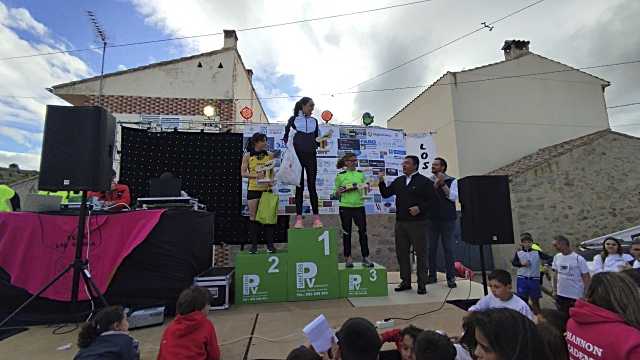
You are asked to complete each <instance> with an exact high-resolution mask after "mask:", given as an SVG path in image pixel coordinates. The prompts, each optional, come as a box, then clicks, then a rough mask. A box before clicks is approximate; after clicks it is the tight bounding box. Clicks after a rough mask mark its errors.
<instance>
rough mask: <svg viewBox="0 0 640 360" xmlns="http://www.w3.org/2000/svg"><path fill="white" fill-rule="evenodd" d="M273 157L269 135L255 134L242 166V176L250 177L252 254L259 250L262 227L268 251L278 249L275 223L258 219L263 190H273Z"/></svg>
mask: <svg viewBox="0 0 640 360" xmlns="http://www.w3.org/2000/svg"><path fill="white" fill-rule="evenodd" d="M273 158H274V157H273V154H272V153H270V152H268V151H267V135H265V134H262V133H255V134H253V135H252V136H251V138H249V141H248V142H247V147H246V152H245V153H244V155H243V156H242V166H241V168H240V172H241V174H242V176H243V177H246V178H248V179H249V187H248V189H247V190H248V191H247V205H248V207H249V241H251V249H250V250H249V252H250V253H252V254H255V253H256V252H257V251H258V233H259V232H260V228H262V229H263V233H264V239H265V241H266V242H267V252H269V253H273V252H275V251H276V249H275V247H274V246H273V228H274V225H264V224H260V223H258V222H257V221H256V213H257V211H258V204H259V203H260V197H261V196H262V193H263V192H265V191H271V186H272V185H273Z"/></svg>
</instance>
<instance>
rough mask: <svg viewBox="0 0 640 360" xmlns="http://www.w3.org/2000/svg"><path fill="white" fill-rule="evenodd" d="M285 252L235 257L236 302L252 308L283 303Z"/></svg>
mask: <svg viewBox="0 0 640 360" xmlns="http://www.w3.org/2000/svg"><path fill="white" fill-rule="evenodd" d="M287 260H288V257H287V252H285V251H281V252H277V253H275V254H269V253H267V252H266V251H261V252H258V253H257V254H250V253H248V252H241V253H239V254H238V255H237V256H236V263H235V265H236V279H235V280H236V281H235V283H236V284H235V290H236V291H235V294H236V302H237V303H240V304H254V303H265V302H283V301H287V270H288V267H287Z"/></svg>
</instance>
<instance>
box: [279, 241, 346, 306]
mask: <svg viewBox="0 0 640 360" xmlns="http://www.w3.org/2000/svg"><path fill="white" fill-rule="evenodd" d="M288 237H289V247H288V249H289V275H288V278H289V284H288V285H289V296H288V298H289V301H301V300H320V299H335V298H338V297H339V296H340V283H339V279H338V260H337V259H338V253H337V248H338V245H337V242H336V230H335V229H290V230H289V234H288Z"/></svg>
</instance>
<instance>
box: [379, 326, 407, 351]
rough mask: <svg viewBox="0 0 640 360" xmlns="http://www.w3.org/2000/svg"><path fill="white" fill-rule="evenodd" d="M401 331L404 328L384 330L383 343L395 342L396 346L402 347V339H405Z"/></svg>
mask: <svg viewBox="0 0 640 360" xmlns="http://www.w3.org/2000/svg"><path fill="white" fill-rule="evenodd" d="M401 331H402V330H400V329H392V330H387V331H385V332H383V333H382V334H381V335H380V337H382V343H388V342H392V343H395V344H396V348H397V349H398V350H400V348H401V347H402V341H403V340H404V339H403V338H402V335H400V332H401Z"/></svg>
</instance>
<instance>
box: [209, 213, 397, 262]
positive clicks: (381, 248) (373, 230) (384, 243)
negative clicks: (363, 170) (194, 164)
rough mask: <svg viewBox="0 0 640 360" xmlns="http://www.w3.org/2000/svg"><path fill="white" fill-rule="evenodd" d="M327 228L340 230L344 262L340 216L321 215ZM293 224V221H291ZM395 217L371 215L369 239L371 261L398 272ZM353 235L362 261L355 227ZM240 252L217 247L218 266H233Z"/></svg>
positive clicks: (357, 258) (357, 257) (355, 253)
mask: <svg viewBox="0 0 640 360" xmlns="http://www.w3.org/2000/svg"><path fill="white" fill-rule="evenodd" d="M320 217H321V219H322V222H323V224H324V226H325V227H333V228H338V229H339V231H338V236H339V239H338V253H339V254H340V256H339V257H338V261H341V262H342V261H344V258H343V256H342V230H340V219H339V217H338V215H320ZM291 223H292V224H293V219H292V220H291ZM394 225H395V215H370V216H368V217H367V235H368V238H369V251H370V252H371V254H370V259H371V260H372V261H375V262H377V263H379V264H381V265H384V266H385V267H386V268H387V269H388V270H390V271H398V262H397V260H396V250H395V249H396V248H395V240H394V230H393V229H394ZM305 226H307V227H310V226H311V216H306V217H305ZM352 230H353V234H352V235H351V252H352V256H353V258H354V260H355V261H360V259H361V253H360V243H359V241H358V231H357V227H356V226H355V225H354V226H353V229H352ZM277 246H278V248H279V249H283V248H286V245H285V244H278V245H277ZM245 249H246V248H245ZM239 250H240V246H237V245H232V246H229V245H227V246H224V250H223V249H222V248H220V247H216V266H224V265H226V266H233V259H234V258H235V255H236V254H237V253H238V251H239Z"/></svg>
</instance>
